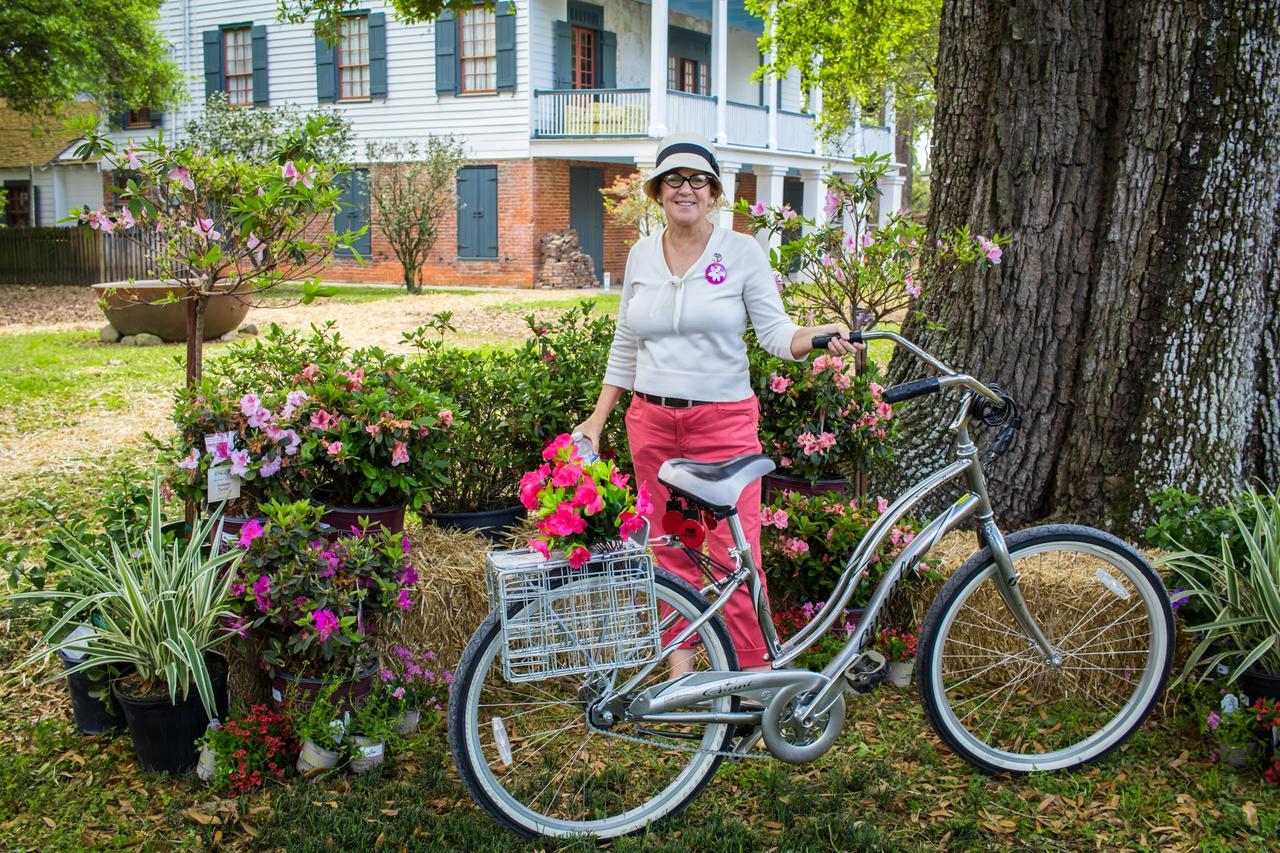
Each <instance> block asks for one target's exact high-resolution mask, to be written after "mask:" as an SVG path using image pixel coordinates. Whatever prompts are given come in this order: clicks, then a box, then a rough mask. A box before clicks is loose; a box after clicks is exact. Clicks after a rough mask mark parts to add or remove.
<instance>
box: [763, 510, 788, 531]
mask: <svg viewBox="0 0 1280 853" xmlns="http://www.w3.org/2000/svg"><path fill="white" fill-rule="evenodd" d="M787 521H788V516H787V511H786V510H785V509H779V510H775V509H773V508H772V507H767V506H765V507H761V508H760V523H761V524H762V525H763V526H765V527H776V528H778V529H779V530H786V529H787Z"/></svg>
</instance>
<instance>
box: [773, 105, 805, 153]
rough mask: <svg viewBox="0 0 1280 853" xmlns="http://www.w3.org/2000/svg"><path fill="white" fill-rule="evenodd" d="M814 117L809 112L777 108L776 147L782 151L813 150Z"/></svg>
mask: <svg viewBox="0 0 1280 853" xmlns="http://www.w3.org/2000/svg"><path fill="white" fill-rule="evenodd" d="M813 122H814V117H813V116H812V115H811V114H809V113H790V112H787V111H786V110H778V148H779V149H780V150H782V151H801V152H805V153H810V152H812V151H813V150H814V147H813V141H814V130H813Z"/></svg>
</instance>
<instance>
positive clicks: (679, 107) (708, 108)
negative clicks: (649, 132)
mask: <svg viewBox="0 0 1280 853" xmlns="http://www.w3.org/2000/svg"><path fill="white" fill-rule="evenodd" d="M667 129H668V130H669V131H671V132H672V133H696V134H698V135H699V136H705V137H706V138H707V139H714V138H715V135H716V99H715V98H709V97H707V96H706V95H691V94H689V93H688V92H673V91H670V90H668V91H667Z"/></svg>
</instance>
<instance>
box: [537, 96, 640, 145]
mask: <svg viewBox="0 0 1280 853" xmlns="http://www.w3.org/2000/svg"><path fill="white" fill-rule="evenodd" d="M533 94H534V99H533V128H532V133H533V136H535V137H564V136H644V135H646V134H647V133H648V132H649V90H648V89H539V90H537V91H535V92H534V93H533Z"/></svg>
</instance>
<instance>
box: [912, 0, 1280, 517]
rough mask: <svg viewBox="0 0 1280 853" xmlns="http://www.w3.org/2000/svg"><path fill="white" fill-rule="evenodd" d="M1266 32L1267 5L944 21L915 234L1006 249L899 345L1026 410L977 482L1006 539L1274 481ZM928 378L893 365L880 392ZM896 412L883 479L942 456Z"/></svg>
mask: <svg viewBox="0 0 1280 853" xmlns="http://www.w3.org/2000/svg"><path fill="white" fill-rule="evenodd" d="M1278 18H1280V0H1267V2H1263V3H1254V2H1245V0H1232V2H1223V0H1217V1H1216V2H1204V3H1184V4H1165V3H1162V2H1158V0H1147V2H1127V3H1126V2H1118V0H1113V2H1106V0H1092V2H1089V0H1069V2H1057V3H1053V2H1048V0H1035V2H1030V3H1020V4H1016V5H1013V4H1004V3H999V2H996V0H948V2H947V3H945V4H944V7H943V15H942V28H941V33H940V50H939V97H938V106H937V114H936V126H935V129H934V143H933V145H934V148H933V156H932V160H933V175H934V180H933V185H932V190H933V194H932V203H931V206H930V213H929V231H930V239H933V238H934V237H935V236H937V235H938V234H940V233H943V232H945V231H947V230H950V229H952V228H955V227H958V226H960V225H963V224H966V223H967V224H970V225H971V226H972V227H973V228H974V230H975V232H976V233H980V234H989V233H991V232H993V231H995V232H999V233H1001V234H1005V235H1008V236H1010V237H1011V238H1012V242H1011V244H1010V245H1009V246H1008V247H1007V249H1006V251H1005V253H1004V263H1003V264H1002V265H1001V266H999V267H997V268H995V269H989V270H986V271H974V272H973V273H972V274H968V275H965V276H961V277H960V278H958V279H957V280H956V282H955V284H954V285H953V286H952V287H950V288H948V290H947V291H946V292H942V293H938V294H936V295H935V296H934V297H931V298H930V300H929V302H928V304H927V305H926V306H925V309H926V311H928V312H929V315H930V318H931V319H932V320H935V321H937V322H938V323H940V324H941V326H942V327H943V328H941V329H939V328H936V327H935V328H926V327H925V325H924V324H923V323H921V322H915V323H911V324H908V327H907V334H908V336H910V337H913V338H914V339H917V340H919V341H920V342H922V343H923V344H924V346H925V347H926V348H927V349H930V350H932V351H934V352H935V353H937V354H939V355H940V356H941V357H942V358H943V359H944V360H945V361H947V362H949V363H950V364H951V365H952V366H953V367H955V368H956V369H962V370H966V371H968V372H972V373H974V374H975V375H977V376H979V377H980V378H983V379H986V380H989V381H992V382H995V383H997V384H999V385H1001V386H1002V387H1003V388H1005V390H1007V391H1009V392H1010V393H1011V394H1012V395H1013V397H1014V398H1015V399H1016V400H1017V401H1018V402H1019V404H1020V405H1021V406H1022V408H1023V413H1024V423H1025V426H1024V428H1023V430H1022V433H1021V435H1020V436H1019V439H1018V441H1017V442H1016V443H1015V444H1014V446H1013V448H1012V449H1011V450H1010V451H1009V452H1008V454H1007V455H1006V456H1005V458H1004V459H1003V461H1001V462H999V463H997V464H996V465H995V466H994V468H993V471H992V489H991V491H992V496H993V499H994V500H995V502H996V505H997V510H998V512H999V513H1000V514H1001V518H1002V520H1003V521H1004V522H1005V523H1007V524H1010V525H1018V524H1024V523H1026V522H1029V521H1032V520H1036V519H1040V518H1045V517H1063V518H1070V519H1073V520H1079V521H1086V522H1090V523H1094V524H1100V525H1103V526H1107V527H1114V528H1122V529H1124V528H1132V527H1134V526H1136V525H1139V524H1141V523H1142V522H1143V521H1144V518H1145V511H1146V509H1147V506H1146V501H1147V496H1148V495H1149V494H1150V493H1151V492H1153V491H1156V490H1158V489H1161V488H1165V487H1168V486H1176V487H1179V488H1183V489H1187V490H1188V491H1193V492H1197V493H1200V494H1203V495H1205V496H1206V497H1207V498H1208V499H1210V500H1213V501H1218V500H1223V499H1225V498H1227V497H1229V496H1230V495H1231V494H1232V493H1234V492H1235V491H1236V490H1238V489H1239V488H1240V486H1241V485H1242V483H1243V478H1244V477H1245V476H1247V475H1248V474H1250V473H1255V472H1257V473H1265V472H1267V471H1268V470H1269V474H1267V475H1266V476H1268V477H1269V479H1270V482H1271V483H1274V482H1275V477H1276V465H1275V456H1276V454H1275V452H1274V451H1275V446H1276V441H1277V439H1275V437H1274V436H1275V434H1276V427H1275V424H1276V422H1277V420H1278V417H1277V411H1276V407H1277V397H1276V394H1277V388H1276V386H1277V384H1278V383H1280V380H1278V379H1277V377H1276V360H1275V352H1274V344H1271V345H1270V347H1271V348H1269V346H1268V343H1267V340H1268V337H1267V336H1268V335H1271V336H1272V337H1273V338H1274V336H1275V334H1276V332H1275V329H1276V316H1275V310H1276V309H1275V302H1276V297H1275V293H1276V290H1277V287H1278V284H1277V279H1276V276H1277V272H1276V248H1275V247H1276V240H1277V236H1276V222H1275V212H1276V210H1277V207H1278V202H1280V145H1277V144H1276V139H1277V138H1278V137H1280V82H1278V81H1280V32H1278V31H1277V28H1276V27H1275V23H1274V22H1275V21H1276V20H1277V19H1278ZM1268 290H1270V294H1271V295H1270V296H1268ZM922 370H923V368H921V367H920V366H919V365H918V364H917V363H915V362H914V360H912V359H910V357H908V356H906V355H905V354H899V355H898V356H897V357H895V359H894V361H893V364H892V365H891V369H890V375H891V377H892V379H893V381H895V382H899V381H903V380H906V379H910V378H915V377H917V376H919V375H922ZM901 408H902V412H901V413H902V419H903V425H902V427H903V431H904V433H905V436H904V438H905V441H904V442H903V447H904V451H903V452H902V453H901V454H900V460H899V462H898V463H897V465H898V469H897V470H896V471H892V472H889V481H890V482H902V481H903V480H902V478H903V477H904V476H906V477H910V476H918V475H919V473H921V471H923V470H925V469H930V468H932V467H934V466H935V465H936V464H937V463H938V462H939V461H940V460H941V459H942V458H943V457H944V456H945V455H946V454H947V451H948V448H949V447H950V443H949V435H948V434H947V433H946V432H945V429H944V426H945V424H944V416H943V414H942V413H940V412H939V411H938V409H937V407H936V406H929V405H927V404H919V403H917V404H915V405H914V406H904V407H901ZM1268 419H1269V420H1268ZM1253 436H1257V437H1258V438H1257V440H1251V437H1253ZM905 448H909V450H906V449H905ZM919 448H923V450H920V449H919ZM1267 448H1269V449H1267ZM1268 453H1269V454H1270V456H1268ZM1268 460H1270V461H1268Z"/></svg>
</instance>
